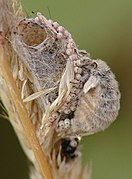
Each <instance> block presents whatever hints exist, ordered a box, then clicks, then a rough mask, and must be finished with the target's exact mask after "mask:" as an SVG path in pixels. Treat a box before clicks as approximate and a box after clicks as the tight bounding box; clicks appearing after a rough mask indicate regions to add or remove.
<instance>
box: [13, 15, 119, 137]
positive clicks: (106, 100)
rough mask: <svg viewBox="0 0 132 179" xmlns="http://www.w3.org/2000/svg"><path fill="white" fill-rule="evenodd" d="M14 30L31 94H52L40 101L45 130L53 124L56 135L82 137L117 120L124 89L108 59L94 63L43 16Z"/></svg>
mask: <svg viewBox="0 0 132 179" xmlns="http://www.w3.org/2000/svg"><path fill="white" fill-rule="evenodd" d="M14 31H15V33H12V45H13V47H14V49H15V51H16V52H17V54H18V55H19V56H20V58H21V60H22V63H24V64H25V66H26V67H27V69H28V71H29V73H30V75H31V78H32V80H31V83H32V87H33V91H34V92H35V93H38V92H40V93H41V91H43V90H45V91H49V92H48V93H44V94H45V95H43V96H39V98H38V99H37V100H38V102H39V105H40V107H41V109H42V111H43V113H44V115H43V119H42V126H41V129H43V128H45V127H47V126H50V125H49V124H51V125H55V130H56V132H57V133H58V135H62V136H68V135H75V136H76V135H79V136H83V135H89V134H93V133H96V132H98V131H101V130H104V129H106V128H107V127H108V126H109V125H110V124H111V123H112V122H113V121H114V120H115V119H116V117H117V115H118V111H119V109H120V91H119V88H118V82H117V81H116V79H115V76H114V74H113V73H112V71H111V69H110V67H109V66H108V65H107V64H106V63H105V62H104V61H102V60H99V59H97V60H93V59H91V58H90V56H89V53H87V52H86V51H84V50H79V49H78V47H77V45H76V43H75V42H74V40H73V39H72V36H71V34H70V33H69V32H68V31H67V30H66V29H65V28H64V27H62V26H60V25H59V24H58V23H57V22H53V21H52V20H47V19H46V18H45V17H44V16H43V15H41V14H40V13H38V14H37V17H36V18H35V19H21V20H20V21H19V22H18V24H17V25H16V27H15V28H14ZM29 80H30V79H29ZM51 89H52V90H51Z"/></svg>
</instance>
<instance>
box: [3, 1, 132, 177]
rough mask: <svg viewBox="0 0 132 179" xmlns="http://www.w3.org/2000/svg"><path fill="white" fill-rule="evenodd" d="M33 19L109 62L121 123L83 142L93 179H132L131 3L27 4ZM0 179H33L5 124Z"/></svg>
mask: <svg viewBox="0 0 132 179" xmlns="http://www.w3.org/2000/svg"><path fill="white" fill-rule="evenodd" d="M22 5H23V7H24V9H25V11H26V13H27V15H28V16H32V11H34V12H38V11H39V12H42V13H43V14H44V15H45V16H46V17H47V18H52V19H53V20H54V21H57V22H59V23H60V24H61V25H62V26H64V27H65V28H66V29H68V31H69V32H71V33H72V35H73V38H74V40H75V41H76V43H77V44H78V45H79V47H80V49H86V50H87V51H88V52H90V53H91V56H92V58H94V59H96V58H100V59H102V60H104V61H106V62H107V63H108V64H109V65H110V67H111V68H112V70H113V72H114V73H115V74H116V77H117V80H118V81H119V83H120V90H121V93H122V99H121V110H120V114H119V116H118V118H117V120H116V121H115V122H114V123H113V124H112V125H111V126H110V127H109V128H108V129H107V130H106V131H104V132H100V133H98V134H95V135H92V136H88V137H85V138H84V139H83V141H82V151H83V162H84V163H89V162H92V179H132V0H67V1H64V0H36V1H35V0H34V1H32V0H28V1H27V0H22ZM0 141H1V144H0V179H28V168H27V166H28V160H27V159H26V157H25V155H24V153H23V152H22V150H21V147H20V145H19V142H18V140H17V138H16V136H15V133H14V131H13V129H12V127H11V125H10V124H9V122H8V121H6V120H5V119H1V120H0Z"/></svg>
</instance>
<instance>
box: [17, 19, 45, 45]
mask: <svg viewBox="0 0 132 179" xmlns="http://www.w3.org/2000/svg"><path fill="white" fill-rule="evenodd" d="M18 35H20V36H21V38H22V40H23V42H24V43H25V44H26V45H28V46H37V45H39V44H41V43H42V42H43V41H44V40H45V39H46V37H47V34H46V31H45V29H44V27H42V26H41V25H39V24H37V23H36V22H34V21H32V20H30V19H24V20H22V21H20V23H19V25H18Z"/></svg>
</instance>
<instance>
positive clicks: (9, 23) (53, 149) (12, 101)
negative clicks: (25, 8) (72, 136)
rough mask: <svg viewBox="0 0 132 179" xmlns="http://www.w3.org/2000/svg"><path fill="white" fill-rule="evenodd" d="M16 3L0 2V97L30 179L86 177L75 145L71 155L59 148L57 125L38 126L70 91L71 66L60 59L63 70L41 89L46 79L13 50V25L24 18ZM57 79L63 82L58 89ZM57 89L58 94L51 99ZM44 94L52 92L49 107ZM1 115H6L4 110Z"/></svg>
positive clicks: (14, 39)
mask: <svg viewBox="0 0 132 179" xmlns="http://www.w3.org/2000/svg"><path fill="white" fill-rule="evenodd" d="M15 5H16V2H15V1H9V0H2V1H1V2H0V15H1V16H0V30H1V34H0V35H1V36H0V38H1V39H0V42H1V46H0V96H1V100H2V101H3V103H4V106H5V108H6V110H7V111H8V115H9V121H10V122H11V124H12V126H13V128H14V130H15V132H16V135H17V136H18V138H19V141H20V143H21V145H22V147H23V150H24V151H25V153H26V155H27V157H28V158H29V160H30V161H31V162H32V164H33V165H32V167H31V169H30V178H31V179H36V178H37V179H42V178H45V179H46V178H48V179H50V178H52V174H53V177H54V178H56V179H59V178H60V179H61V178H64V179H73V178H77V179H85V178H86V179H88V178H89V177H90V171H88V170H86V169H85V170H83V169H82V167H81V156H80V152H79V149H76V148H77V147H75V153H74V152H73V153H72V154H73V156H70V155H69V156H68V155H65V153H64V151H63V150H62V145H61V144H62V137H59V136H58V135H57V133H56V130H55V125H56V124H53V125H51V126H50V127H48V126H46V127H44V128H42V129H41V125H42V119H43V125H45V123H46V121H47V118H48V116H49V113H52V111H53V110H57V109H58V108H60V107H61V106H62V105H63V103H64V101H65V99H66V98H67V96H68V94H69V93H70V89H71V83H70V80H71V81H72V79H73V75H74V73H73V69H72V68H73V67H72V65H71V64H70V61H69V62H68V63H67V66H66V63H65V61H64V60H63V63H62V66H61V68H62V69H61V70H60V71H59V70H58V72H57V73H56V77H57V78H56V77H55V78H54V75H53V76H52V77H51V78H53V79H54V81H53V83H54V85H51V86H50V85H49V84H46V85H47V86H46V87H47V88H46V89H45V88H42V86H43V85H44V84H45V81H44V82H41V81H40V82H38V80H37V79H36V78H35V77H34V76H33V75H32V74H31V71H30V69H29V68H28V67H27V66H26V65H25V64H24V63H23V61H22V60H21V59H22V58H23V57H21V53H20V54H19V53H18V52H17V49H15V48H16V46H15V43H16V44H17V42H16V41H17V36H15V30H16V29H15V28H14V27H17V25H18V23H19V22H20V21H21V19H23V12H22V9H21V8H20V9H19V10H18V11H17V10H16V9H15V8H16V6H15ZM41 35H42V34H41ZM14 36H15V37H14ZM40 40H41V39H40ZM60 51H61V49H60ZM16 52H17V53H16ZM60 53H61V52H60ZM23 54H24V51H23ZM25 58H26V57H25ZM58 58H60V57H58ZM65 67H66V70H65V72H64V68H65ZM69 67H70V68H69ZM63 72H64V73H63ZM62 73H63V75H62ZM61 75H62V78H61ZM69 75H70V76H69ZM46 80H47V79H46ZM49 80H50V79H49ZM60 80H61V81H62V82H61V85H60V87H59V88H58V85H59V83H60V82H59V81H60ZM64 81H66V83H64ZM67 86H68V88H67ZM57 90H59V94H60V95H59V97H58V98H56V100H53V99H52V98H54V94H56V91H57ZM52 91H53V93H52ZM46 94H51V100H53V101H54V102H53V103H52V105H51V106H49V105H48V104H47V97H46ZM36 99H40V100H36ZM43 101H44V102H43ZM23 102H24V103H23ZM46 111H47V113H46ZM3 115H5V116H6V117H7V113H6V112H5V113H3ZM47 115H48V116H47ZM7 118H8V117H7ZM36 135H37V138H36ZM67 139H68V140H69V137H68V138H66V139H64V140H67ZM38 140H39V142H38ZM40 145H41V147H40ZM42 150H43V152H42ZM45 155H46V157H45ZM47 161H48V163H47ZM50 170H51V171H50Z"/></svg>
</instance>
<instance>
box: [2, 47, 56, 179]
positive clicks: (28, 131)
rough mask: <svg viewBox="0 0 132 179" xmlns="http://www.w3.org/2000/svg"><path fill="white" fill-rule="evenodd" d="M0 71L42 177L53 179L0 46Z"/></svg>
mask: <svg viewBox="0 0 132 179" xmlns="http://www.w3.org/2000/svg"><path fill="white" fill-rule="evenodd" d="M0 70H1V73H2V75H3V77H4V79H5V82H6V85H7V88H8V90H9V93H10V96H11V98H12V101H13V103H14V105H15V108H16V111H17V113H18V115H19V118H20V121H21V123H22V126H23V128H24V131H25V136H26V137H27V139H28V141H29V143H30V145H31V148H32V150H33V152H34V155H35V157H36V159H37V161H38V164H39V167H40V170H41V173H42V176H43V177H44V179H53V176H52V174H51V169H50V166H49V164H48V162H47V160H46V157H45V155H44V152H43V151H42V148H41V146H40V144H39V141H38V139H37V137H36V134H35V130H34V127H33V124H32V122H31V120H30V118H29V117H28V113H27V110H26V108H25V106H24V103H23V101H22V99H21V97H20V92H19V90H18V88H17V86H16V84H15V81H14V79H13V76H12V73H11V69H10V67H9V64H8V61H7V56H6V55H5V52H4V48H3V47H2V45H0Z"/></svg>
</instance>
